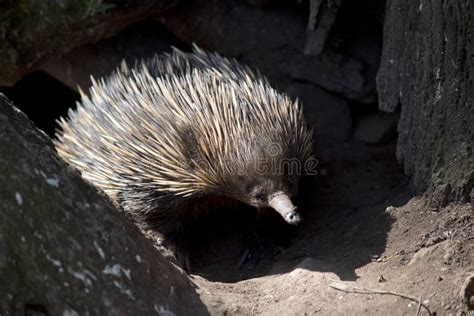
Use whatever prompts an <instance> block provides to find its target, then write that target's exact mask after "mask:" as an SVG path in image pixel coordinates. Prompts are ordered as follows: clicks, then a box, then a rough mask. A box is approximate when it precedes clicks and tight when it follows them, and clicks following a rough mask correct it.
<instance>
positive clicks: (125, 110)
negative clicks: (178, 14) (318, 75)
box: [55, 47, 311, 238]
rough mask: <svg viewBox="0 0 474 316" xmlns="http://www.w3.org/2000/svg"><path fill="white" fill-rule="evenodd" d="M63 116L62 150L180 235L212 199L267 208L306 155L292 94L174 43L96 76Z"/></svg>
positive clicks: (291, 213) (307, 141) (279, 204)
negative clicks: (167, 51) (146, 57)
mask: <svg viewBox="0 0 474 316" xmlns="http://www.w3.org/2000/svg"><path fill="white" fill-rule="evenodd" d="M81 97H82V100H81V103H78V107H77V109H76V110H75V111H73V110H70V112H69V120H68V121H66V120H64V119H61V120H60V127H61V128H62V131H61V132H59V133H58V139H57V140H56V141H55V145H56V148H57V150H58V152H59V154H60V155H61V156H62V157H63V158H64V159H66V160H67V161H68V162H69V163H70V164H72V165H73V166H74V167H76V168H77V169H79V170H80V171H81V173H82V176H83V177H84V178H85V179H87V180H89V181H90V182H92V183H93V184H95V185H96V186H98V187H99V188H101V189H103V190H104V191H105V192H106V193H107V194H108V195H109V196H110V197H111V198H112V200H114V201H115V202H116V203H117V204H119V205H120V206H121V207H122V208H123V209H124V210H125V211H126V212H128V213H130V214H131V215H133V217H134V218H135V219H136V221H137V223H138V224H140V225H141V226H142V227H147V226H148V227H149V226H152V227H153V228H156V229H157V230H158V231H159V232H161V233H162V234H163V235H164V236H165V237H166V236H170V238H174V237H176V236H175V234H179V233H180V231H181V230H182V229H183V223H185V222H186V221H187V220H188V219H189V218H190V217H196V215H198V213H199V212H201V211H203V210H207V208H209V207H212V205H213V204H216V203H217V202H218V201H224V202H225V201H240V202H244V203H247V204H249V205H251V206H254V207H257V208H263V207H272V208H274V209H275V210H276V211H278V212H279V213H280V214H281V215H282V216H283V218H284V219H285V220H286V221H287V222H288V223H290V224H297V223H298V222H299V221H300V216H299V214H298V213H297V212H296V211H295V209H296V208H295V207H294V206H293V204H292V203H291V201H290V197H291V196H293V195H294V194H295V193H296V189H297V181H298V177H299V175H300V173H301V170H302V169H301V168H299V169H298V170H297V171H295V170H290V169H292V168H289V166H290V167H291V166H294V165H295V164H294V163H295V162H296V163H297V164H299V165H300V166H303V165H304V164H305V162H306V161H307V160H308V159H309V158H310V157H311V131H310V130H309V129H308V128H307V126H306V124H305V122H304V118H303V115H302V111H301V109H300V107H299V105H298V103H297V102H292V101H291V100H290V99H289V98H288V97H287V96H285V95H283V94H280V93H278V92H277V91H276V90H274V89H273V88H272V87H271V86H270V85H269V83H268V82H267V80H266V79H265V78H264V77H263V76H262V75H260V74H259V73H258V72H255V71H252V70H251V69H250V68H248V67H246V66H244V65H241V64H240V63H238V62H237V61H235V60H229V59H226V58H223V57H221V56H219V55H217V54H210V53H206V52H204V51H203V50H201V49H199V48H197V47H194V51H193V53H184V52H181V51H179V50H177V49H174V51H173V52H172V53H171V54H165V55H161V56H155V57H153V58H151V59H149V60H146V61H142V62H140V63H137V64H136V65H135V66H134V67H128V66H126V65H125V63H122V66H121V67H120V69H117V70H116V71H115V72H114V73H113V74H111V75H110V76H109V77H107V78H103V79H100V80H99V81H98V82H96V81H95V80H93V85H92V87H91V88H90V91H89V94H88V96H86V95H84V94H83V93H81Z"/></svg>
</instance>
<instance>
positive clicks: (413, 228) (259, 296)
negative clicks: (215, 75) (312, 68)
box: [191, 142, 474, 315]
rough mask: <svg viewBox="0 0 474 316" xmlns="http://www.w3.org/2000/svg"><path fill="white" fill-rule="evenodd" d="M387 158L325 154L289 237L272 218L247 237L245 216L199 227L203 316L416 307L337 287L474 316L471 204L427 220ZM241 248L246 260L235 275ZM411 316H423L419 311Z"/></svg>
mask: <svg viewBox="0 0 474 316" xmlns="http://www.w3.org/2000/svg"><path fill="white" fill-rule="evenodd" d="M394 150H395V145H394V144H389V145H383V146H372V147H371V146H366V145H363V144H361V143H356V142H353V143H346V144H345V145H344V149H343V150H342V151H341V150H334V151H333V152H332V153H331V150H330V149H329V150H326V153H329V154H327V155H326V156H327V157H325V159H327V161H330V163H329V162H328V163H324V160H323V162H322V164H321V171H322V172H321V174H324V175H318V176H316V177H314V178H312V179H308V180H307V181H305V183H303V185H302V188H301V194H300V198H299V201H297V202H298V205H299V206H300V211H301V212H302V213H303V216H304V223H302V224H301V225H300V226H299V227H297V228H295V229H290V228H288V227H287V226H286V225H285V224H283V223H282V221H280V219H279V218H278V217H277V216H275V217H273V216H266V217H264V218H263V219H260V220H259V221H258V224H255V225H253V226H252V225H251V226H252V227H251V228H249V227H248V219H249V218H251V217H252V215H251V213H245V211H241V212H239V211H237V212H235V214H225V215H223V214H224V213H222V214H218V215H217V216H214V217H213V218H211V219H208V220H207V222H206V219H204V220H203V222H202V226H201V228H200V229H201V230H200V231H198V232H197V233H196V238H195V240H194V246H193V253H192V254H191V264H192V273H191V278H192V280H193V281H194V282H195V284H196V286H197V287H198V291H199V293H200V295H201V298H202V299H203V301H204V302H205V304H206V305H207V306H208V308H209V310H210V312H211V313H212V314H214V315H228V314H232V315H234V314H262V315H278V314H280V315H311V314H321V315H328V314H331V315H367V314H369V315H370V314H372V315H374V314H376V315H382V314H389V315H416V314H417V312H418V305H419V304H418V303H417V302H416V301H411V300H410V299H407V298H402V297H400V296H397V295H390V294H374V293H367V294H356V293H347V292H343V291H340V290H337V289H334V288H332V287H331V285H337V286H338V287H339V288H341V287H343V289H346V290H349V291H351V290H353V289H354V288H358V289H359V290H360V289H371V290H379V291H389V292H396V293H399V294H403V295H408V296H412V297H413V298H415V299H416V300H417V301H418V300H419V299H420V298H421V301H422V302H423V304H424V305H426V306H427V307H428V308H429V310H430V311H431V313H433V314H437V315H449V314H452V315H463V314H466V313H467V314H469V315H470V314H471V313H472V314H473V315H474V312H473V311H468V307H467V306H466V305H464V304H463V303H462V301H461V296H460V291H461V287H462V285H463V282H464V280H465V279H466V278H467V277H468V276H469V274H470V273H472V272H473V271H474V269H473V257H472V253H473V250H474V249H473V242H474V234H473V222H474V221H473V207H472V204H465V205H448V206H447V207H445V208H443V209H438V210H435V209H430V208H429V207H428V206H426V205H427V203H426V201H425V199H424V198H423V197H416V196H415V197H414V196H411V195H410V192H409V188H408V182H407V180H406V179H405V177H404V176H403V173H402V170H400V168H399V165H398V163H397V162H396V161H395V158H394V156H395V155H394ZM243 214H244V215H243ZM246 223H247V224H246ZM210 231H212V233H209V232H210ZM249 232H257V236H259V237H258V238H257V237H255V238H252V237H251V238H249V236H254V235H255V234H254V233H249ZM198 236H199V237H198ZM249 240H250V241H249ZM249 245H253V248H252V247H251V246H249ZM245 248H249V249H250V250H251V255H250V257H249V258H247V261H246V262H245V263H244V265H243V266H242V267H241V268H239V267H238V262H239V257H240V256H241V255H242V252H243V250H242V249H245ZM341 282H342V285H341ZM471 295H472V293H471ZM419 314H420V315H428V312H427V311H426V310H425V309H424V308H421V307H420V312H419Z"/></svg>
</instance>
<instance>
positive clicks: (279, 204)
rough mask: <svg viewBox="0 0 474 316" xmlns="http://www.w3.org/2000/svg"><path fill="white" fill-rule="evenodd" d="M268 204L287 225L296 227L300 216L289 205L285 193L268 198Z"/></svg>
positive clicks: (289, 201)
mask: <svg viewBox="0 0 474 316" xmlns="http://www.w3.org/2000/svg"><path fill="white" fill-rule="evenodd" d="M268 204H269V206H270V207H272V208H273V209H274V210H275V211H277V212H278V213H279V214H280V215H281V216H282V217H283V219H284V220H285V221H286V222H287V223H288V224H291V225H298V224H299V223H300V222H301V220H302V218H301V215H300V214H299V213H298V212H296V206H294V205H293V203H291V200H290V198H289V197H288V195H287V194H286V193H284V192H282V191H279V192H276V193H274V194H272V195H271V196H270V197H269V202H268Z"/></svg>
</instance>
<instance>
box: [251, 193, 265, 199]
mask: <svg viewBox="0 0 474 316" xmlns="http://www.w3.org/2000/svg"><path fill="white" fill-rule="evenodd" d="M254 198H255V199H256V200H259V201H263V200H265V193H264V192H263V191H258V192H256V193H255V194H254Z"/></svg>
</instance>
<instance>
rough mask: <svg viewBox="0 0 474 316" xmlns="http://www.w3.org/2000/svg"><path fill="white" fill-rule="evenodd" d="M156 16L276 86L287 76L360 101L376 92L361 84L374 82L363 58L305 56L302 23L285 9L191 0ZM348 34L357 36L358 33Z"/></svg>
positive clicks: (284, 82) (331, 53)
mask: <svg viewBox="0 0 474 316" xmlns="http://www.w3.org/2000/svg"><path fill="white" fill-rule="evenodd" d="M300 5H303V4H300ZM159 20H160V22H161V23H163V25H164V26H165V27H166V28H167V29H168V30H169V31H170V32H172V33H173V34H175V35H176V36H177V37H178V38H179V39H180V40H181V41H183V42H185V43H188V44H190V43H193V42H194V43H197V44H198V45H200V46H201V47H202V48H204V49H207V50H211V51H214V50H215V51H218V52H219V53H220V54H222V55H224V56H227V57H236V58H238V59H239V61H241V62H243V63H245V64H248V65H250V66H252V67H254V68H257V69H258V70H259V71H261V72H262V73H263V74H264V75H265V76H267V77H268V78H269V79H270V81H271V83H272V84H273V85H275V86H276V87H277V88H278V87H282V86H285V85H287V84H289V82H288V81H289V80H288V79H290V78H291V79H295V80H300V81H305V82H310V83H313V84H315V85H317V86H320V87H322V88H323V89H325V90H328V91H331V92H334V93H337V94H340V95H343V96H344V97H347V98H349V99H355V100H358V101H360V102H365V100H367V98H368V97H369V96H372V95H373V94H374V92H375V89H374V87H372V89H366V88H367V87H368V85H367V82H369V81H374V77H370V78H369V76H367V77H366V74H365V70H366V69H365V68H366V65H367V63H369V62H368V61H366V60H364V59H359V58H354V57H353V56H349V55H348V54H345V55H343V54H341V53H339V52H335V51H329V50H324V51H322V53H321V54H319V55H317V56H306V55H305V54H304V52H303V51H302V46H303V45H304V43H303V42H304V36H305V32H306V27H305V23H302V20H301V18H300V17H299V16H297V15H295V14H288V12H285V11H284V10H281V11H280V10H271V9H268V10H260V9H257V8H255V7H253V6H249V5H245V4H244V3H242V1H237V0H231V1H204V0H196V1H192V2H190V4H189V5H187V6H186V7H184V6H181V7H180V10H170V11H168V12H165V13H163V14H160V17H159ZM183 21H186V23H183ZM236 30H238V31H236ZM352 39H353V41H354V42H355V41H359V38H357V36H354V37H353V38H352ZM377 58H378V57H377Z"/></svg>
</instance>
